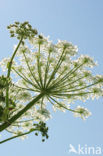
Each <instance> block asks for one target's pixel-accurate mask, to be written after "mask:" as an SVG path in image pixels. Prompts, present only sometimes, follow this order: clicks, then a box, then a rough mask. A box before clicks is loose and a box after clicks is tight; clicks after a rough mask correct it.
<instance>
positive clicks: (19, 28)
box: [7, 21, 38, 40]
mask: <svg viewBox="0 0 103 156" xmlns="http://www.w3.org/2000/svg"><path fill="white" fill-rule="evenodd" d="M7 28H8V29H9V30H10V34H11V37H17V39H19V40H20V39H21V38H24V39H27V38H32V37H34V36H35V35H37V33H38V32H37V30H36V29H33V28H32V26H31V25H30V24H29V22H27V21H26V22H24V23H19V22H15V23H14V24H10V25H9V26H7Z"/></svg>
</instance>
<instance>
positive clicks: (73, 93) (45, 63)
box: [0, 22, 103, 138]
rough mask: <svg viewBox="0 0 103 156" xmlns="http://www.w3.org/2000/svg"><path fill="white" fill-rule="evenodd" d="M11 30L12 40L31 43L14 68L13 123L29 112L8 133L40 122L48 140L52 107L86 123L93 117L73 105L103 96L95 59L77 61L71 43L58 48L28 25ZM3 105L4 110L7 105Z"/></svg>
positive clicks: (21, 47) (22, 47)
mask: <svg viewBox="0 0 103 156" xmlns="http://www.w3.org/2000/svg"><path fill="white" fill-rule="evenodd" d="M9 29H10V30H11V35H12V36H15V35H17V38H18V39H20V38H21V36H24V38H25V39H26V38H28V40H29V43H27V44H20V45H19V47H18V50H17V53H16V56H15V59H14V60H13V64H12V67H11V73H12V75H11V77H12V85H10V88H9V100H11V101H13V102H14V103H15V107H14V108H13V109H12V110H10V113H9V121H10V119H11V118H12V117H13V116H15V115H16V114H18V113H19V111H22V110H23V109H26V111H25V112H24V113H22V115H21V116H20V117H19V118H17V120H16V121H14V122H13V123H12V124H11V125H10V126H9V127H8V128H7V130H8V131H10V132H12V133H14V134H15V133H17V132H18V131H19V129H21V131H25V130H27V131H28V130H30V129H32V128H33V126H34V122H35V121H37V122H39V123H38V125H37V127H38V126H39V128H40V127H41V128H40V131H41V132H42V135H44V136H46V138H47V137H48V136H47V134H46V133H47V130H48V129H45V128H43V127H45V125H44V122H45V121H46V120H48V119H49V118H51V115H50V112H49V110H48V104H51V105H52V106H53V109H54V111H56V110H57V109H58V110H61V111H65V110H68V111H71V112H72V113H73V114H74V116H75V117H81V118H82V119H85V118H87V117H88V116H90V115H91V113H90V112H89V111H88V110H87V109H86V108H84V107H81V106H77V107H75V108H74V106H75V105H72V103H75V101H76V100H81V101H83V103H84V102H85V101H86V100H87V99H89V98H91V99H94V98H99V97H100V96H103V75H93V74H92V72H91V68H93V67H94V66H96V65H97V63H95V62H94V60H93V58H91V57H89V56H87V55H80V56H78V58H77V57H74V56H76V55H77V52H78V48H77V46H74V45H73V44H72V43H70V42H67V41H61V40H59V41H58V42H57V43H56V44H54V43H52V41H50V40H49V38H48V37H45V36H43V34H41V35H38V36H35V34H37V32H36V31H34V29H33V30H32V28H31V26H30V25H29V24H28V23H27V22H24V23H23V24H20V23H18V22H16V23H15V24H14V25H11V26H10V27H9ZM12 29H13V30H12ZM30 47H31V48H30ZM15 48H16V47H15ZM74 58H76V59H74ZM5 60H6V61H5ZM5 60H3V61H1V63H0V64H1V67H2V68H3V69H5V68H7V63H8V62H9V59H5ZM7 60H8V61H7ZM3 95H5V90H4V91H3ZM38 95H39V96H40V99H39V98H38V100H37V101H35V100H34V101H35V103H34V104H33V99H36V97H38ZM30 101H31V102H30ZM29 102H30V103H29ZM28 103H29V104H28ZM31 103H32V104H31ZM0 105H1V106H2V107H3V105H4V102H1V103H0ZM1 111H2V109H1ZM40 125H41V126H40Z"/></svg>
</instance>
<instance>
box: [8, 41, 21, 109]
mask: <svg viewBox="0 0 103 156" xmlns="http://www.w3.org/2000/svg"><path fill="white" fill-rule="evenodd" d="M22 39H23V38H21V40H20V41H19V43H18V45H17V47H16V49H15V51H14V53H13V55H12V57H11V60H10V62H9V66H8V73H7V78H10V73H11V67H12V63H13V59H14V57H15V55H16V52H17V50H18V48H19V46H20V44H21V43H22ZM8 99H9V85H8V86H7V88H6V107H7V109H8V107H9V101H8Z"/></svg>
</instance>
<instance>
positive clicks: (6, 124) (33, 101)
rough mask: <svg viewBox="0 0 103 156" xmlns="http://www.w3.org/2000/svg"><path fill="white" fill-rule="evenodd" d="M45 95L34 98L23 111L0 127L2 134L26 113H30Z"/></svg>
mask: <svg viewBox="0 0 103 156" xmlns="http://www.w3.org/2000/svg"><path fill="white" fill-rule="evenodd" d="M44 95H45V93H41V94H39V95H38V96H37V97H36V98H34V99H33V100H32V101H31V102H29V103H28V104H27V105H26V106H25V107H24V108H23V109H22V110H20V111H19V112H18V113H17V114H16V115H14V116H13V117H12V118H11V119H9V120H8V121H7V122H5V123H3V124H2V125H0V132H1V131H3V130H5V129H6V128H7V127H9V126H10V125H11V124H12V123H13V122H14V121H16V120H17V119H18V118H19V117H21V116H22V115H23V114H24V113H25V112H26V111H28V110H29V109H30V108H31V107H32V106H33V105H34V104H35V103H36V102H38V101H39V100H40V99H41V98H42V97H43V96H44Z"/></svg>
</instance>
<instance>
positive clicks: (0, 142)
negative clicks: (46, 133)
mask: <svg viewBox="0 0 103 156" xmlns="http://www.w3.org/2000/svg"><path fill="white" fill-rule="evenodd" d="M36 130H37V129H32V131H31V130H30V131H28V132H25V133H22V134H19V135H16V136H13V137H10V138H8V139H5V140H3V141H0V144H2V143H4V142H7V141H9V140H12V139H15V138H18V137H20V136H23V135H27V134H29V133H31V132H34V131H36Z"/></svg>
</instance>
